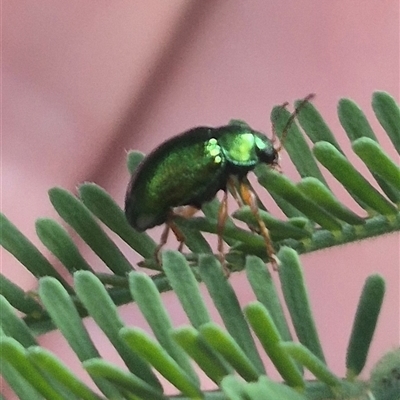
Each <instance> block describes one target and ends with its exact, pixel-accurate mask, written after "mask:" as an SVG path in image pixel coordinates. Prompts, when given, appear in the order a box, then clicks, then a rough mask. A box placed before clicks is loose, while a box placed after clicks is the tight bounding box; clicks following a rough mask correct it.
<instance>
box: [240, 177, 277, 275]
mask: <svg viewBox="0 0 400 400" xmlns="http://www.w3.org/2000/svg"><path fill="white" fill-rule="evenodd" d="M240 193H241V196H242V199H243V201H244V202H245V203H246V204H247V205H248V206H250V209H251V212H252V213H253V215H254V217H255V218H256V220H257V223H258V225H259V227H260V233H261V235H262V237H263V238H264V242H265V247H266V248H267V255H268V258H269V259H270V262H271V264H272V268H273V269H274V270H277V269H278V266H279V259H278V257H277V256H276V254H275V249H274V247H273V246H272V240H271V236H270V235H269V231H268V228H267V227H266V226H265V224H264V221H263V220H262V219H261V217H260V213H259V211H258V206H257V203H256V201H255V196H254V193H253V192H252V191H251V190H250V189H249V187H248V186H247V185H245V184H244V183H243V182H241V183H240Z"/></svg>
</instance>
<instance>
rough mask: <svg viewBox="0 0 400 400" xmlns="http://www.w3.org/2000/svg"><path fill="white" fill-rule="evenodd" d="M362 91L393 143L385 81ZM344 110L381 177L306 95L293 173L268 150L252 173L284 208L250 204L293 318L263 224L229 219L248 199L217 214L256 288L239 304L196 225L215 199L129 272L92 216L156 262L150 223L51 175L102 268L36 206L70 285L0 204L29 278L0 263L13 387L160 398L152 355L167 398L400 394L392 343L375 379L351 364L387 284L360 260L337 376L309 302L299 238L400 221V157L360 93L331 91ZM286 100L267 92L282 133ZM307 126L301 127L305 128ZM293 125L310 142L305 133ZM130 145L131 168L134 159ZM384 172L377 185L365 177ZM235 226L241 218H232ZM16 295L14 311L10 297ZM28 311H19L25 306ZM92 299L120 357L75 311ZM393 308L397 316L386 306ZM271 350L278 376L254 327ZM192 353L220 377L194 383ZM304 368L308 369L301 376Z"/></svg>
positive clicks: (20, 391)
mask: <svg viewBox="0 0 400 400" xmlns="http://www.w3.org/2000/svg"><path fill="white" fill-rule="evenodd" d="M372 107H373V110H374V112H375V115H376V117H377V119H378V120H379V122H380V124H381V125H382V127H383V129H384V130H385V132H386V133H387V134H388V136H389V138H390V140H391V142H392V143H393V146H394V148H395V149H396V151H397V153H399V154H400V109H399V106H398V105H397V104H396V102H395V101H394V99H393V98H392V97H391V96H389V95H388V94H387V93H383V92H376V93H374V95H373V100H372ZM338 113H339V118H340V121H341V124H342V126H343V128H344V129H345V131H346V132H347V134H348V137H349V138H350V140H351V144H352V148H353V150H354V152H355V153H356V154H357V156H359V157H360V159H361V160H362V161H363V162H364V163H365V165H366V166H367V167H368V169H369V170H370V172H371V174H372V176H373V177H374V179H375V183H374V184H371V182H369V181H368V180H367V179H366V178H364V177H363V175H362V174H361V173H360V172H359V171H357V169H356V168H355V167H354V166H353V165H352V163H351V162H350V161H349V160H348V159H347V157H346V156H345V154H344V152H343V151H342V149H341V148H340V146H339V144H338V143H337V141H336V140H335V137H334V136H333V134H332V133H331V131H330V129H329V128H328V126H327V125H326V123H325V122H324V120H323V119H322V117H321V115H320V114H319V113H318V111H317V110H316V109H315V108H314V106H313V105H312V104H307V105H306V106H305V107H304V108H303V109H302V110H301V112H300V114H299V115H298V123H299V124H300V126H299V125H298V124H297V123H295V124H293V125H292V126H291V128H290V132H289V133H288V135H287V138H286V141H285V148H286V150H287V151H288V153H289V155H290V157H291V159H292V161H293V163H294V165H295V166H296V168H297V170H298V172H299V174H300V176H301V180H300V182H297V183H294V182H292V181H291V180H290V179H289V178H287V177H286V176H285V175H283V174H281V173H278V172H277V171H274V170H271V169H270V168H268V167H266V166H259V167H257V169H256V171H255V172H256V175H257V177H258V181H259V183H260V184H261V186H263V187H264V188H266V189H267V190H268V192H269V193H270V195H271V196H272V198H273V199H274V201H275V202H276V204H277V205H278V206H279V208H280V209H281V210H282V211H283V213H284V214H285V215H286V217H287V218H286V219H285V220H279V219H277V218H275V217H274V216H272V215H271V214H270V213H268V212H267V211H266V208H265V207H264V206H263V205H262V204H261V203H260V215H261V217H262V219H263V221H264V222H265V224H266V226H267V227H268V229H269V230H270V233H271V237H272V240H273V244H274V246H275V248H276V249H277V250H279V253H278V256H279V259H280V262H281V265H280V267H279V271H278V273H279V278H280V284H281V290H282V293H283V296H284V299H285V303H286V307H287V308H288V310H289V311H290V317H291V323H292V324H293V326H294V328H295V332H296V337H297V339H296V340H294V339H293V338H292V335H291V333H290V331H289V328H288V325H289V321H287V318H286V317H285V316H284V313H283V311H282V310H283V306H282V304H281V301H280V300H279V296H278V289H277V288H276V287H275V285H274V283H273V280H272V278H271V275H270V273H269V272H268V270H267V269H266V267H265V261H266V253H265V245H264V241H263V239H262V237H261V236H260V235H259V234H258V233H257V232H256V231H255V230H250V229H244V228H243V227H239V226H237V223H235V220H239V221H243V222H245V223H246V224H247V225H248V226H250V227H252V226H254V225H255V221H254V219H253V215H252V213H251V211H250V210H249V209H247V208H246V207H243V208H241V209H239V210H238V211H237V212H235V213H234V214H233V218H230V219H229V220H228V222H227V224H226V226H225V230H224V240H225V241H226V242H227V243H228V245H229V252H228V254H227V256H226V257H227V261H228V263H229V267H230V268H231V269H232V270H245V271H246V274H247V279H248V281H249V283H250V285H251V287H252V290H253V292H254V297H255V301H254V302H252V303H250V304H248V305H246V306H245V307H244V308H243V309H242V308H241V306H240V305H239V302H238V300H237V297H236V294H235V292H234V290H233V288H232V287H231V285H230V283H229V280H227V279H226V278H225V276H224V274H223V271H222V269H221V266H220V264H219V262H218V261H217V259H216V258H215V257H214V255H213V254H212V248H211V247H210V245H209V244H208V242H207V241H206V239H205V237H204V236H203V233H204V232H209V233H216V226H217V218H218V209H219V204H218V201H217V200H214V201H212V202H210V203H208V204H205V205H204V207H203V213H204V217H195V218H190V219H187V220H186V219H183V218H181V219H179V220H177V223H178V224H179V227H180V228H181V229H182V231H183V233H184V235H185V237H186V244H187V247H188V249H189V251H190V252H189V253H186V254H181V253H179V252H175V251H164V252H163V253H162V262H163V271H162V272H160V271H159V273H157V274H155V275H154V276H152V277H149V276H147V275H146V274H144V273H142V272H138V271H137V268H136V266H133V265H132V264H131V263H130V262H129V260H128V259H127V258H126V257H125V256H124V255H123V253H122V252H121V251H120V249H119V248H118V245H117V244H116V243H115V242H114V241H113V240H111V239H110V237H109V236H108V235H107V233H106V231H105V230H104V229H103V228H102V224H104V225H105V226H107V227H108V228H109V229H110V230H111V231H113V232H115V233H116V234H117V235H118V236H119V237H120V238H121V239H122V240H123V241H124V242H126V243H127V244H128V245H129V246H130V247H131V248H132V250H133V251H135V252H136V253H138V254H139V255H140V256H141V257H142V258H143V261H142V262H141V265H142V266H146V267H147V268H153V269H155V270H159V266H158V264H157V263H156V262H155V260H154V251H155V249H156V243H155V242H154V241H153V239H152V238H151V237H150V236H148V235H147V233H138V232H136V231H134V230H133V229H132V228H131V227H130V226H129V224H128V223H127V221H126V219H125V216H124V213H123V211H122V210H121V209H120V207H119V206H118V205H117V204H116V203H115V202H114V200H113V199H112V198H111V197H110V196H109V195H108V194H107V193H106V192H105V191H104V190H103V189H101V188H100V187H98V186H97V185H95V184H91V183H89V184H84V185H82V186H81V187H80V188H79V196H78V197H76V196H74V195H73V194H71V193H69V192H68V191H66V190H63V189H60V188H53V189H51V190H50V192H49V196H50V200H51V202H52V204H53V206H54V208H55V209H56V211H57V212H58V214H59V215H60V216H61V218H62V219H63V220H64V221H65V222H66V223H67V224H68V225H69V226H70V227H71V228H72V229H73V230H74V231H75V232H76V233H77V234H78V235H79V236H80V237H81V238H82V239H83V240H84V241H85V242H86V243H87V244H88V245H89V246H90V247H91V249H92V250H93V251H94V252H95V253H96V254H97V255H98V257H99V258H100V259H101V260H102V261H103V262H104V263H105V264H106V265H107V267H108V268H109V273H106V274H105V273H101V274H100V273H97V272H96V271H95V269H93V268H92V266H91V265H89V264H88V262H87V261H86V260H85V259H84V258H83V257H82V255H81V254H80V252H79V250H78V247H77V245H76V244H75V243H74V241H73V240H72V239H71V237H70V236H69V234H68V233H67V231H66V230H65V229H64V228H63V227H62V226H61V225H60V224H59V223H58V222H56V221H54V220H51V219H39V220H38V221H37V223H36V230H37V234H38V236H39V238H40V240H41V241H42V242H43V244H44V245H45V246H46V247H47V248H48V249H49V250H50V252H51V253H52V254H54V255H55V256H56V257H57V258H58V259H59V260H60V261H61V263H62V264H63V265H64V266H65V268H66V269H67V270H68V271H69V273H70V274H71V275H73V279H74V285H73V286H71V285H70V284H69V283H68V282H67V281H66V280H64V279H63V278H62V276H61V275H60V274H59V273H58V272H57V271H56V269H55V268H54V267H53V266H52V265H51V264H50V263H49V261H48V260H47V259H46V258H45V257H44V256H43V255H42V254H41V253H40V252H39V250H38V249H37V248H36V247H35V246H34V245H33V244H32V243H31V242H30V241H29V240H28V239H27V238H26V237H25V236H24V235H23V234H22V233H21V232H20V231H19V230H18V229H17V228H16V227H15V226H14V225H13V224H12V223H11V222H10V221H9V220H8V219H7V218H6V217H5V216H4V215H1V245H2V246H3V247H4V248H5V249H6V250H7V251H9V252H10V253H12V254H13V255H14V256H15V257H16V258H17V259H18V260H19V261H20V262H21V263H22V264H23V265H24V266H25V268H27V269H28V270H29V271H30V272H31V273H32V274H33V275H35V276H36V277H37V278H38V279H39V289H38V293H37V295H33V294H32V293H25V292H24V291H23V290H21V288H19V287H18V286H17V285H15V284H14V283H13V282H10V281H9V280H8V279H7V278H6V277H5V276H3V275H1V276H0V279H1V280H0V291H1V297H0V301H1V304H0V307H1V312H0V323H1V331H0V357H1V368H2V370H1V371H2V375H3V377H4V378H5V379H6V380H7V381H8V383H9V385H10V386H11V387H12V388H13V390H14V392H15V393H16V394H17V396H18V397H19V398H20V399H29V400H32V399H42V398H46V399H52V400H53V399H104V398H107V399H156V400H157V399H167V398H171V397H169V396H167V395H166V394H164V393H163V388H162V386H161V384H160V381H159V379H158V377H157V375H156V374H155V372H154V371H158V373H159V374H161V375H162V376H164V377H165V378H166V379H167V380H168V381H169V382H171V383H172V384H173V385H174V386H175V387H176V388H177V389H178V391H179V393H180V394H179V395H176V396H173V397H175V398H181V399H184V398H195V399H201V398H205V399H282V400H285V399H327V398H334V397H338V398H349V399H350V398H352V399H358V398H359V399H363V398H368V399H373V398H374V399H388V400H390V399H397V400H398V399H399V393H400V384H399V379H398V376H400V362H399V359H400V357H398V352H397V353H396V352H394V353H393V355H391V354H389V355H388V356H386V357H385V358H384V359H383V361H382V362H381V363H380V364H379V365H378V366H377V368H376V370H375V371H374V372H373V374H372V378H371V382H370V384H369V383H368V382H362V381H359V380H358V379H357V377H358V375H359V373H360V372H361V370H362V369H363V367H364V364H365V361H366V357H367V353H368V349H369V345H370V343H371V340H372V336H373V332H374V329H375V324H376V321H377V318H378V314H379V311H380V307H381V303H382V300H383V296H384V291H385V284H384V281H383V279H382V278H381V277H380V276H379V275H374V276H370V277H369V278H368V279H367V280H366V282H365V286H364V288H363V289H362V291H361V296H360V301H359V306H358V309H357V313H356V316H355V319H354V324H353V330H352V334H351V337H350V338H349V344H348V348H347V358H346V366H347V376H346V378H344V379H343V378H339V377H337V376H335V375H334V374H333V373H332V372H331V371H330V370H329V368H328V366H327V365H326V362H325V358H324V352H323V349H322V347H321V344H320V341H319V338H318V333H317V329H316V325H315V322H314V319H313V316H312V312H311V305H310V304H309V300H308V295H307V290H306V285H305V282H304V278H303V274H302V269H301V266H300V263H299V259H298V254H301V253H306V252H311V251H314V250H317V249H322V248H327V247H330V246H335V245H339V244H342V243H348V242H352V241H358V240H362V239H364V238H368V237H372V236H377V235H382V234H386V233H389V232H394V231H399V230H400V212H399V205H400V168H399V166H398V164H396V162H395V161H393V160H391V158H390V157H389V156H388V155H387V154H386V153H385V152H384V151H383V149H382V148H381V147H380V145H379V143H378V141H377V139H376V137H375V134H374V132H373V130H372V129H371V127H370V125H369V123H368V121H367V119H366V117H365V116H364V114H363V113H362V111H361V110H360V109H359V108H358V106H357V105H356V104H355V103H354V102H352V101H351V100H348V99H343V100H341V101H340V102H339V106H338ZM288 118H289V113H288V112H287V111H286V110H283V109H282V108H281V107H276V108H275V109H274V110H273V112H272V116H271V119H272V121H273V124H274V126H275V129H276V131H277V134H278V135H279V134H280V133H281V132H282V129H283V127H284V126H285V124H286V121H287V120H288ZM300 128H301V129H300ZM303 132H304V133H305V134H306V135H307V136H308V138H309V139H310V140H311V142H312V143H313V147H312V149H310V147H309V145H308V144H307V141H306V140H305V138H304V135H303ZM142 157H143V156H142V155H141V154H140V153H135V152H132V153H130V155H129V158H128V167H129V169H130V170H131V171H132V170H134V168H135V167H136V166H137V164H138V163H139V162H140V160H141V159H142ZM320 165H322V166H324V167H325V168H326V169H327V170H328V171H329V172H330V173H331V174H332V175H333V176H334V177H335V178H336V179H337V180H338V181H339V182H340V183H341V184H342V185H343V187H344V188H345V189H346V190H347V191H348V192H349V194H350V195H351V196H352V197H353V198H354V200H355V201H356V202H357V203H358V204H359V205H360V206H361V208H362V209H363V210H364V214H363V215H359V214H357V213H356V212H354V211H352V210H351V209H349V208H347V207H346V206H345V205H343V204H342V203H341V202H340V201H339V200H338V199H337V198H336V197H335V195H334V194H333V193H332V191H331V190H330V189H329V187H328V184H327V182H326V180H325V178H324V176H323V174H322V173H321V170H320ZM375 186H379V188H380V189H379V190H378V189H376V188H375ZM241 226H243V224H242V225H241ZM199 280H201V281H203V282H204V283H205V285H206V288H207V290H208V292H209V294H210V296H211V298H212V300H213V302H214V304H215V306H216V309H217V310H218V312H219V314H220V316H221V318H222V321H223V324H224V327H221V326H219V325H217V324H216V323H215V322H213V321H212V319H211V317H210V314H209V311H208V309H207V306H206V305H205V302H204V299H203V298H202V295H201V293H200V291H199V283H198V281H199ZM167 290H173V291H174V292H175V293H176V295H177V296H178V298H179V300H180V302H181V304H182V306H183V309H184V310H185V312H186V314H187V316H188V318H189V321H190V323H191V326H181V327H174V326H173V325H172V323H171V319H170V317H169V315H168V313H167V311H166V309H165V307H164V305H163V301H162V297H161V295H160V293H161V292H163V291H167ZM133 301H135V302H136V303H137V305H138V306H139V308H140V310H141V312H142V314H143V315H144V317H145V318H146V320H147V322H148V323H149V326H150V327H151V329H152V331H153V333H154V337H155V339H153V338H151V337H149V336H148V335H147V334H146V333H145V332H143V331H142V330H140V329H139V328H137V327H129V326H125V324H124V322H123V321H122V320H121V318H120V316H119V314H118V309H117V307H118V306H119V305H121V304H126V303H129V302H133ZM17 311H18V312H17ZM21 315H22V316H21ZM87 315H90V316H91V317H92V318H93V319H94V321H95V322H96V323H97V325H98V326H99V327H100V328H101V329H102V330H103V332H104V333H105V334H106V336H107V337H108V339H109V341H110V342H111V343H112V345H113V346H114V347H115V349H116V350H117V352H118V353H119V354H120V356H121V358H122V360H123V361H124V363H125V366H126V368H125V369H122V368H120V367H117V366H115V365H112V364H111V363H110V362H108V361H107V360H104V359H102V358H101V357H100V354H99V351H98V349H97V348H96V347H95V345H94V344H93V342H92V340H91V338H90V335H89V333H88V332H87V330H86V328H85V326H84V325H83V323H82V318H83V317H85V316H87ZM394 317H395V316H394ZM51 329H58V330H60V331H61V333H62V334H63V335H64V337H65V338H66V340H67V341H68V343H69V345H70V346H71V348H72V349H73V350H74V352H75V353H76V355H77V356H78V358H79V359H80V360H81V362H82V365H83V367H84V368H85V370H86V371H87V372H88V373H89V375H90V376H91V378H92V380H93V382H94V384H95V385H96V386H97V388H98V391H96V392H95V391H93V390H92V389H90V388H89V387H87V386H86V385H85V384H84V383H83V382H82V381H81V380H80V379H79V377H77V376H75V375H74V374H73V373H72V372H71V371H70V370H69V369H68V368H67V366H66V365H64V364H63V362H62V361H61V360H59V359H58V358H57V357H55V356H54V355H53V354H52V353H50V352H49V351H48V350H46V349H44V348H42V347H40V346H38V343H37V336H38V335H40V334H42V333H44V332H47V331H49V330H51ZM252 333H253V334H254V335H255V336H256V337H257V338H258V340H259V342H260V343H261V345H262V347H263V349H264V351H265V353H266V354H267V355H268V357H269V358H270V359H271V361H272V362H273V363H274V365H275V367H276V369H277V370H278V372H279V373H280V375H281V377H282V379H283V381H284V383H277V382H273V381H272V380H270V379H269V378H268V377H267V376H266V372H265V368H264V365H263V362H262V355H261V354H260V352H259V351H258V350H257V348H256V345H255V342H254V336H253V334H252ZM193 362H194V363H196V364H197V365H198V366H199V367H200V369H202V370H203V371H204V373H205V374H206V375H207V376H208V377H209V378H210V379H211V380H212V381H214V382H215V384H216V386H217V387H218V390H216V391H214V392H204V391H203V390H202V388H201V385H200V383H199V378H198V376H197V374H196V372H195V369H194V368H193ZM303 368H306V369H307V370H309V371H311V373H312V374H313V375H314V376H315V377H316V380H314V381H306V380H305V379H304V376H303Z"/></svg>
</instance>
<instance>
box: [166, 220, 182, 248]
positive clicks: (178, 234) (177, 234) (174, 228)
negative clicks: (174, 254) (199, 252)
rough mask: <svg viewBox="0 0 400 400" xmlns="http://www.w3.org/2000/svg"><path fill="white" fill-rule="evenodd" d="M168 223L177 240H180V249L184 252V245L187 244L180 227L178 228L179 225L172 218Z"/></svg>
mask: <svg viewBox="0 0 400 400" xmlns="http://www.w3.org/2000/svg"><path fill="white" fill-rule="evenodd" d="M168 224H169V227H170V228H171V230H172V232H174V235H175V237H176V240H177V241H178V242H179V246H178V251H179V252H181V253H182V249H183V245H184V244H185V236H184V235H183V233H182V232H181V231H180V229H179V228H178V226H177V225H176V224H175V222H174V221H172V220H170V221H169V222H168Z"/></svg>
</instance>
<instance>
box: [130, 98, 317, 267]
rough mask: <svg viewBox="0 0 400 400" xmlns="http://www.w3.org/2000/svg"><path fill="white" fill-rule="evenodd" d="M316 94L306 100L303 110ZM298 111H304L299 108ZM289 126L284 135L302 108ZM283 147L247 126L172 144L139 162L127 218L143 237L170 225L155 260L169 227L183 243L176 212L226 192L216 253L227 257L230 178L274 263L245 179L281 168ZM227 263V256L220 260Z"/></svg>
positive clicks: (201, 131)
mask: <svg viewBox="0 0 400 400" xmlns="http://www.w3.org/2000/svg"><path fill="white" fill-rule="evenodd" d="M311 97H312V95H309V96H307V97H306V98H305V99H304V100H303V102H302V103H301V106H302V105H303V104H304V103H305V102H307V101H308V100H309V99H310V98H311ZM301 106H300V107H301ZM300 107H298V108H297V110H295V112H294V113H293V114H292V116H291V118H290V119H289V120H288V122H287V127H286V128H285V129H284V134H285V132H286V131H287V129H288V127H289V125H290V124H291V122H292V121H293V118H294V116H295V114H296V113H297V112H298V110H299V108H300ZM279 151H280V147H279V148H275V147H274V144H273V141H271V140H270V139H269V138H268V137H266V136H265V135H264V134H263V133H261V132H258V131H255V130H253V129H251V128H250V127H249V126H248V125H247V124H245V123H243V122H240V121H233V122H232V123H231V124H229V125H225V126H221V127H218V128H210V127H197V128H193V129H190V130H188V131H186V132H184V133H182V134H180V135H178V136H175V137H172V138H171V139H168V140H167V141H165V142H164V143H162V144H161V145H160V146H158V147H157V148H156V149H155V150H153V151H152V152H151V153H150V154H149V155H147V157H145V158H144V160H143V161H142V162H141V164H140V165H139V167H138V168H137V170H136V171H135V173H134V174H133V175H132V177H131V180H130V183H129V186H128V190H127V193H126V197H125V214H126V217H127V219H128V221H129V223H130V224H131V225H132V226H133V227H134V228H135V229H136V230H138V231H140V232H143V231H145V230H147V229H150V228H152V227H154V226H157V225H161V224H163V223H166V224H167V226H166V230H165V231H164V233H163V235H162V237H161V241H160V245H159V246H158V248H157V256H158V252H159V250H160V249H161V247H162V246H163V245H164V244H165V242H166V240H167V235H168V232H169V229H170V228H171V229H172V230H173V231H174V233H175V235H176V236H177V238H178V240H179V241H180V242H181V244H183V242H184V237H183V235H182V234H181V233H180V231H179V229H178V228H177V226H176V225H175V224H174V222H173V217H174V209H175V208H176V207H180V206H192V207H193V208H194V209H200V208H201V206H202V204H203V203H205V202H208V201H210V200H212V199H213V198H214V197H215V196H216V194H217V193H218V192H219V191H220V190H223V191H224V199H223V201H222V203H221V208H220V213H219V218H218V237H219V242H218V250H219V252H220V254H223V248H222V231H223V227H224V223H225V219H226V217H227V188H228V186H229V185H231V179H232V178H235V179H236V180H237V182H239V190H240V197H241V198H242V199H243V201H244V202H245V204H247V205H249V206H250V207H251V209H252V211H253V213H254V215H255V217H256V219H257V222H258V224H259V226H260V233H261V234H262V235H263V237H264V239H265V243H266V247H267V253H268V256H269V258H270V260H271V261H272V262H274V260H275V257H274V249H273V247H272V244H271V241H270V238H269V233H268V230H267V228H266V227H265V225H264V222H263V221H262V220H261V218H260V217H259V215H258V208H257V206H256V202H255V199H254V196H253V194H252V192H251V190H250V189H249V187H248V186H247V185H246V184H245V179H244V178H245V177H246V176H247V174H248V172H250V171H251V170H253V169H254V168H255V167H256V165H258V164H260V163H265V164H268V165H270V166H271V167H274V166H275V165H277V164H278V156H279ZM221 259H223V257H221Z"/></svg>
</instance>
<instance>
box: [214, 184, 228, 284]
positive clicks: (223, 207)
mask: <svg viewBox="0 0 400 400" xmlns="http://www.w3.org/2000/svg"><path fill="white" fill-rule="evenodd" d="M227 218H228V192H227V191H226V190H224V197H223V198H222V201H221V204H220V206H219V211H218V223H217V234H218V256H219V261H220V263H221V265H222V268H223V270H224V274H225V276H226V277H229V275H230V270H229V268H228V266H227V265H226V260H225V254H224V240H223V238H222V234H223V233H224V228H225V223H226V220H227Z"/></svg>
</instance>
